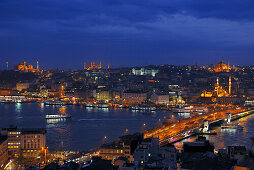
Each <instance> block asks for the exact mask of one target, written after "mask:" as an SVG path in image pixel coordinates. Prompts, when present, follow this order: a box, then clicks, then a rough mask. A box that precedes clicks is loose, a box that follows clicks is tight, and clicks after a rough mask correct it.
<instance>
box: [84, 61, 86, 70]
mask: <svg viewBox="0 0 254 170" xmlns="http://www.w3.org/2000/svg"><path fill="white" fill-rule="evenodd" d="M85 69H86V61H84V70H85Z"/></svg>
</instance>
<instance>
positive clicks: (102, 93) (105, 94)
mask: <svg viewBox="0 0 254 170" xmlns="http://www.w3.org/2000/svg"><path fill="white" fill-rule="evenodd" d="M96 100H97V101H105V102H108V101H110V100H112V91H111V90H96Z"/></svg>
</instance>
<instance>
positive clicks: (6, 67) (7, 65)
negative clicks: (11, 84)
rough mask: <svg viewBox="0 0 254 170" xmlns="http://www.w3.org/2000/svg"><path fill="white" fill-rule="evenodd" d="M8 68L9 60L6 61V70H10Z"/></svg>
mask: <svg viewBox="0 0 254 170" xmlns="http://www.w3.org/2000/svg"><path fill="white" fill-rule="evenodd" d="M8 67H9V62H8V60H7V61H6V70H8Z"/></svg>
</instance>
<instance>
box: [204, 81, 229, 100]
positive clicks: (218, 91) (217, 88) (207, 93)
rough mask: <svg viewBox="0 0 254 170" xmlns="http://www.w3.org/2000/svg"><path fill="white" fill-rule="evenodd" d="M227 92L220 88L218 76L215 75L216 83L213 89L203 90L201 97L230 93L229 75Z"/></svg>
mask: <svg viewBox="0 0 254 170" xmlns="http://www.w3.org/2000/svg"><path fill="white" fill-rule="evenodd" d="M228 84H229V85H228V92H227V91H226V90H224V89H223V88H222V86H220V84H219V77H217V81H216V84H215V86H214V90H213V91H207V90H205V91H204V92H203V93H202V94H201V97H228V96H230V95H231V76H229V83H228Z"/></svg>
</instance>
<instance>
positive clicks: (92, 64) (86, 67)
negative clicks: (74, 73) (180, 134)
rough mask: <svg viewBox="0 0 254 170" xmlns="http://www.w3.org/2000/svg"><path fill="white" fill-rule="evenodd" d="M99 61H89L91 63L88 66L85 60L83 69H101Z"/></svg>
mask: <svg viewBox="0 0 254 170" xmlns="http://www.w3.org/2000/svg"><path fill="white" fill-rule="evenodd" d="M101 68H102V67H101V61H100V63H99V64H98V65H96V64H95V62H92V61H91V64H90V65H89V66H86V62H84V70H94V69H101Z"/></svg>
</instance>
